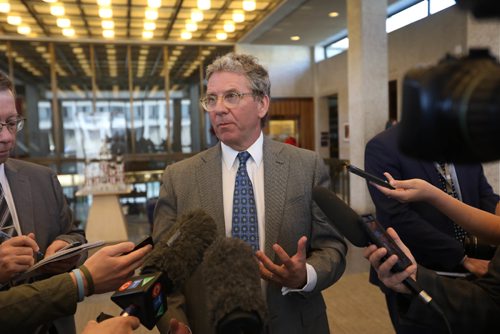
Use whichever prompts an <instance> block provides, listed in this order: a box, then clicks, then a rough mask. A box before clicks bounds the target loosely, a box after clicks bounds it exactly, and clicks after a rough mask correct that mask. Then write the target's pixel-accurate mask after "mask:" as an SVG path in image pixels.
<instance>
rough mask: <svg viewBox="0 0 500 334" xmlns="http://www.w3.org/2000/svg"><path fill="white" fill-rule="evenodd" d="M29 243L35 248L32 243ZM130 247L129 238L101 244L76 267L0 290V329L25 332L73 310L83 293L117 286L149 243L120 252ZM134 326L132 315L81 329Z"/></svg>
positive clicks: (104, 330) (137, 264)
mask: <svg viewBox="0 0 500 334" xmlns="http://www.w3.org/2000/svg"><path fill="white" fill-rule="evenodd" d="M28 243H29V241H28ZM35 245H36V244H35ZM33 247H34V248H33V249H32V251H33V252H35V251H36V249H35V248H36V247H35V246H33ZM133 248H134V244H133V243H132V242H123V243H119V244H116V245H112V246H107V247H103V248H102V249H100V250H99V251H97V252H96V253H95V254H94V255H93V256H91V257H90V258H89V259H87V261H85V263H84V264H83V265H82V266H81V267H80V268H78V269H74V270H73V271H71V272H69V273H63V274H59V275H55V276H52V277H50V278H48V279H45V280H42V281H38V282H34V283H32V284H23V285H20V286H16V287H13V288H11V289H9V290H7V291H1V292H0V323H1V329H2V331H6V332H23V333H27V332H28V333H29V332H30V331H33V330H35V329H36V328H37V327H38V326H39V325H42V324H44V323H46V322H50V321H52V320H54V319H57V318H60V317H64V316H68V315H72V314H74V313H75V312H76V305H77V303H78V302H80V301H82V300H83V299H84V298H85V296H90V295H92V294H94V293H104V292H109V291H113V290H115V289H117V288H118V287H120V285H121V284H122V283H123V282H124V281H125V280H126V279H128V278H129V277H131V276H132V275H133V273H134V271H135V269H137V268H138V267H140V266H141V265H142V264H143V261H144V257H145V255H146V254H148V253H149V252H150V251H151V246H150V245H147V246H145V247H142V248H140V249H138V250H136V251H133V252H131V253H130V254H127V255H122V254H124V253H126V252H129V251H131V250H132V249H133ZM32 254H33V253H32ZM31 256H32V255H31ZM138 326H139V320H138V319H137V318H135V317H127V318H121V319H120V318H119V317H117V318H112V319H109V320H106V321H104V322H102V323H99V324H97V323H95V322H93V321H91V322H89V324H88V325H87V327H86V328H85V331H84V332H83V333H85V334H93V333H129V332H131V331H132V329H135V328H137V327H138Z"/></svg>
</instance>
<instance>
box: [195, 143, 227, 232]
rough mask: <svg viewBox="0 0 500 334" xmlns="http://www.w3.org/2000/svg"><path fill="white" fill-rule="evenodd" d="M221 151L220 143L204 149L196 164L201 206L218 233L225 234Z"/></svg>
mask: <svg viewBox="0 0 500 334" xmlns="http://www.w3.org/2000/svg"><path fill="white" fill-rule="evenodd" d="M221 156H222V151H221V147H220V143H219V144H218V145H216V146H214V147H212V148H209V149H208V150H206V151H205V153H204V154H202V155H201V156H200V163H199V164H197V165H196V178H197V180H196V181H197V184H198V185H199V191H200V201H201V207H202V208H203V210H205V212H206V213H207V214H209V215H210V216H211V217H212V218H213V219H214V220H215V223H216V224H217V229H218V231H219V234H220V235H225V230H226V228H225V223H224V196H223V195H222V160H221V159H222V158H221Z"/></svg>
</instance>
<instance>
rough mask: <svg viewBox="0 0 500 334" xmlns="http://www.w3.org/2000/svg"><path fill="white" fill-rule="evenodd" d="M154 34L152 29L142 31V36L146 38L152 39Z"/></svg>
mask: <svg viewBox="0 0 500 334" xmlns="http://www.w3.org/2000/svg"><path fill="white" fill-rule="evenodd" d="M153 35H154V34H153V31H151V30H144V31H143V32H142V38H145V39H151V38H153Z"/></svg>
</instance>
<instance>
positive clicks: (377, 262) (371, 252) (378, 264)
mask: <svg viewBox="0 0 500 334" xmlns="http://www.w3.org/2000/svg"><path fill="white" fill-rule="evenodd" d="M387 233H389V235H390V236H391V238H393V239H394V241H395V242H396V244H397V245H398V247H399V248H401V250H402V251H403V252H404V253H405V254H406V256H408V258H409V259H410V260H411V262H412V263H413V264H412V265H410V266H409V267H407V268H406V269H405V270H404V271H402V272H400V273H393V272H392V271H391V268H392V267H393V266H394V265H395V264H396V263H397V262H398V257H397V255H392V256H390V257H389V258H388V259H387V260H385V261H383V257H384V256H385V255H386V254H387V250H386V249H385V248H383V247H381V248H377V246H376V245H370V246H368V247H366V248H365V250H364V252H363V256H364V257H365V258H366V259H368V261H370V264H371V265H372V267H373V268H374V269H375V270H376V271H377V274H378V278H379V279H380V281H382V283H384V285H385V286H386V287H388V288H389V289H392V290H394V291H396V292H399V293H410V290H408V288H407V287H406V286H405V285H404V284H403V281H404V280H405V279H406V278H407V277H410V276H411V277H412V278H413V279H415V278H416V275H417V265H416V264H415V259H414V258H413V255H412V254H411V252H410V250H409V249H408V248H407V247H406V245H405V244H404V243H403V242H402V241H401V239H399V236H398V234H397V233H396V231H394V229H393V228H388V229H387ZM382 261H383V262H382Z"/></svg>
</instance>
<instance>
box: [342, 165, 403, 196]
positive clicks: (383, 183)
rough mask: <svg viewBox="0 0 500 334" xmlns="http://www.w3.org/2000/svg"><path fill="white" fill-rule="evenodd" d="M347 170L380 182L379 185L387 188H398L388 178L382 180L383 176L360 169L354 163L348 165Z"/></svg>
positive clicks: (374, 181)
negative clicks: (379, 176)
mask: <svg viewBox="0 0 500 334" xmlns="http://www.w3.org/2000/svg"><path fill="white" fill-rule="evenodd" d="M347 170H348V171H349V172H351V173H353V174H356V175H358V176H361V177H363V178H365V179H366V180H368V181H370V182H373V183H375V184H378V185H379V186H382V187H386V188H389V189H392V190H394V189H396V188H394V187H393V186H391V184H390V183H389V182H387V181H386V180H382V179H381V178H378V177H376V176H375V175H372V174H370V173H367V172H365V171H364V170H362V169H359V168H358V167H355V166H353V165H347Z"/></svg>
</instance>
